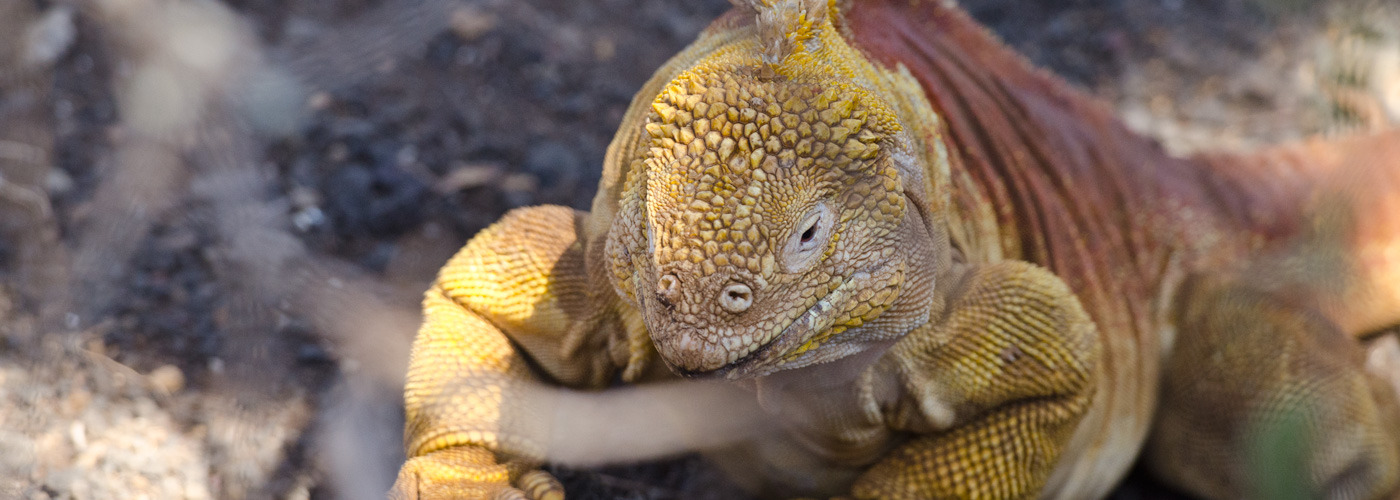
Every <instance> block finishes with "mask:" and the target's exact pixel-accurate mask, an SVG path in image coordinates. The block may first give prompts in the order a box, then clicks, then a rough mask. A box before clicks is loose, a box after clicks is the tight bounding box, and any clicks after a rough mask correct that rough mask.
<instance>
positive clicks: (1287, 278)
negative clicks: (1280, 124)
mask: <svg viewBox="0 0 1400 500" xmlns="http://www.w3.org/2000/svg"><path fill="white" fill-rule="evenodd" d="M1202 160H1204V161H1205V162H1207V163H1209V164H1211V165H1212V166H1213V167H1215V168H1214V170H1215V171H1216V173H1217V174H1218V175H1219V176H1220V177H1221V179H1222V180H1223V181H1224V182H1228V183H1232V184H1235V185H1236V186H1235V187H1236V189H1231V190H1230V191H1231V192H1233V193H1238V194H1239V195H1238V196H1237V197H1235V199H1233V200H1231V203H1233V204H1235V206H1234V207H1230V209H1229V210H1227V211H1228V212H1234V213H1235V214H1236V215H1237V216H1238V217H1239V218H1242V219H1243V220H1244V222H1245V226H1247V227H1250V228H1252V229H1254V230H1255V231H1257V232H1259V233H1260V234H1261V235H1263V236H1264V237H1265V239H1268V240H1277V241H1279V242H1280V243H1281V247H1279V248H1281V250H1278V251H1277V252H1275V253H1271V254H1270V256H1268V257H1265V258H1264V260H1265V261H1266V262H1267V264H1265V265H1266V266H1267V268H1266V269H1260V270H1258V272H1257V273H1255V274H1258V275H1260V276H1259V277H1257V278H1256V279H1261V280H1267V281H1271V282H1272V284H1273V285H1274V286H1277V287H1278V288H1279V289H1280V290H1281V291H1283V292H1284V293H1286V294H1287V295H1292V296H1299V295H1304V296H1306V297H1307V298H1308V299H1312V300H1315V302H1316V303H1317V304H1318V305H1319V306H1320V307H1321V308H1322V309H1323V310H1324V312H1326V313H1327V314H1328V315H1329V316H1331V317H1332V318H1333V319H1334V320H1335V321H1337V322H1338V323H1339V324H1340V325H1341V326H1342V328H1343V329H1344V330H1345V331H1347V332H1349V333H1351V334H1353V335H1357V336H1365V335H1367V334H1369V333H1373V332H1377V331H1380V330H1383V329H1386V328H1388V327H1391V326H1396V325H1400V130H1392V131H1388V132H1383V133H1379V134H1374V135H1368V136H1361V137H1350V138H1345V139H1340V140H1332V141H1324V140H1320V139H1314V140H1311V141H1308V142H1303V143H1299V144H1293V145H1288V146H1283V147H1278V148H1274V149H1270V150H1266V151H1262V152H1259V153H1255V154H1250V155H1211V156H1205V157H1202Z"/></svg>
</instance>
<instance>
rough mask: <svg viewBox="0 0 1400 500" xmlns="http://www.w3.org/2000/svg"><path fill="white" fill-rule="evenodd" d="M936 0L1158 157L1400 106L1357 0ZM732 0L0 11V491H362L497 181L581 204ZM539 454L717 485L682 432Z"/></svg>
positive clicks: (395, 445) (102, 494)
mask: <svg viewBox="0 0 1400 500" xmlns="http://www.w3.org/2000/svg"><path fill="white" fill-rule="evenodd" d="M962 3H963V5H964V6H965V7H966V8H968V9H969V10H970V11H971V12H972V13H973V14H974V15H975V16H976V17H977V18H978V19H980V20H982V21H983V22H985V23H987V24H988V25H989V26H990V27H991V28H992V29H993V30H995V31H996V32H997V33H999V34H1000V35H1001V36H1002V37H1004V38H1005V39H1006V40H1007V41H1008V42H1009V43H1010V44H1012V45H1014V46H1015V47H1017V48H1018V49H1020V50H1021V51H1023V52H1024V53H1026V54H1027V55H1028V56H1029V58H1030V59H1031V60H1032V61H1034V62H1036V63H1038V64H1041V65H1044V66H1047V67H1049V68H1050V69H1051V70H1053V71H1054V72H1056V73H1058V74H1060V75H1062V76H1063V77H1064V78H1066V79H1067V80H1069V81H1070V82H1073V83H1074V84H1077V85H1079V86H1081V87H1083V88H1084V89H1086V90H1087V91H1089V92H1090V93H1092V94H1095V95H1097V96H1099V97H1101V98H1103V99H1105V100H1107V101H1108V102H1110V103H1111V104H1112V105H1113V106H1115V107H1116V109H1117V110H1118V112H1119V114H1120V115H1121V116H1122V117H1123V118H1124V119H1125V120H1126V121H1127V122H1128V123H1129V124H1130V125H1132V126H1133V127H1135V128H1137V129H1139V130H1141V131H1143V132H1145V133H1148V134H1151V135H1154V136H1156V137H1158V138H1160V139H1161V140H1162V141H1163V142H1164V143H1165V144H1167V145H1168V147H1169V148H1170V149H1171V150H1173V151H1176V152H1179V153H1183V154H1184V153H1189V152H1192V151H1196V150H1200V149H1205V148H1222V147H1223V148H1234V149H1248V148H1254V147H1258V146H1260V145H1264V144H1269V143H1273V142H1277V141H1281V140H1288V139H1295V138H1299V137H1304V136H1307V135H1311V134H1316V133H1339V132H1345V131H1349V130H1355V129H1363V130H1364V129H1367V128H1372V127H1376V126H1380V125H1381V124H1383V123H1385V122H1387V121H1393V120H1395V119H1397V118H1400V48H1397V47H1400V43H1397V40H1400V39H1398V38H1397V34H1396V33H1395V32H1391V31H1387V29H1388V28H1387V26H1390V27H1393V26H1396V25H1398V24H1394V23H1391V24H1386V23H1384V22H1380V21H1379V20H1380V19H1384V18H1383V17H1380V16H1379V14H1376V13H1377V12H1380V10H1378V9H1374V8H1373V9H1371V10H1364V9H1362V7H1360V6H1361V5H1362V4H1364V3H1365V2H1364V1H1359V0H1355V1H1353V0H1348V1H1345V2H1343V1H1340V0H1339V1H1323V2H1316V3H1313V2H1296V1H1294V2H1290V1H1288V0H1071V1H1061V2H1048V1H1047V2H1026V1H1024V0H964V1H963V2H962ZM726 6H727V3H726V2H725V1H724V0H706V1H691V2H644V1H639V0H592V1H587V2H582V1H577V0H528V1H509V0H478V1H464V2H455V1H450V0H336V1H314V0H294V1H282V0H227V1H226V2H224V3H217V2H189V1H179V0H121V1H118V0H109V1H96V2H91V3H84V4H69V3H66V2H61V1H42V0H15V1H13V2H10V3H8V4H3V5H0V231H2V232H3V233H0V234H3V236H2V237H0V333H2V334H3V336H0V422H3V423H4V424H3V426H0V497H5V498H80V499H86V498H95V499H96V498H122V499H125V498H154V499H164V498H295V499H302V498H376V497H380V496H381V494H382V492H383V491H384V490H385V489H386V488H387V486H388V484H389V482H390V481H392V478H393V473H394V469H395V468H396V467H397V463H398V462H399V461H401V460H402V456H401V453H402V452H401V451H400V448H401V444H400V443H399V439H400V438H399V433H400V430H399V429H400V426H401V418H402V417H401V416H400V411H401V410H400V408H398V406H397V405H398V402H397V401H398V390H399V388H398V384H399V383H400V382H399V381H400V380H401V377H402V370H403V366H404V364H405V362H406V359H405V358H406V351H407V343H408V342H409V340H410V339H411V336H412V334H413V329H414V325H415V323H416V321H417V316H416V315H417V312H416V304H415V303H416V300H417V295H418V294H419V293H420V292H421V290H422V289H423V288H424V287H425V286H426V283H427V282H428V281H429V280H430V279H431V278H432V275H433V273H434V272H435V270H436V267H437V266H438V265H439V264H440V263H441V262H442V261H444V260H445V259H446V257H447V256H448V255H450V253H451V252H452V251H454V250H455V249H456V248H457V247H458V246H459V245H461V244H462V242H464V241H465V240H466V239H467V238H469V237H470V236H471V235H472V234H474V233H475V232H477V231H479V230H480V229H482V228H483V227H485V226H486V225H487V224H489V223H491V222H492V221H494V220H495V219H496V218H498V217H499V216H500V215H501V214H502V213H503V212H504V211H506V210H508V209H510V208H514V207H519V206H524V205H534V204H545V203H551V204H562V205H569V206H574V207H580V208H586V207H587V205H588V203H589V201H590V200H591V197H592V195H593V189H594V187H595V186H596V182H597V180H596V178H597V176H598V173H599V170H600V165H601V162H602V157H603V152H604V149H605V148H606V146H607V142H608V141H609V140H610V138H611V135H612V132H613V130H614V128H615V127H616V125H617V123H618V121H619V120H620V119H621V116H622V113H623V111H624V110H625V107H626V105H627V103H628V101H629V100H630V98H631V96H632V93H633V92H635V90H636V89H637V88H638V87H639V86H640V85H641V83H642V81H643V80H644V79H645V78H647V77H648V76H649V75H650V73H651V71H652V70H653V69H654V68H656V67H657V66H659V65H660V64H661V63H662V62H663V61H664V60H665V59H666V58H667V57H668V56H669V55H671V54H672V53H674V52H676V51H677V50H679V48H680V47H682V46H683V45H684V44H685V43H686V42H688V41H689V40H691V39H693V37H694V36H695V34H696V33H697V32H698V31H699V30H700V29H702V28H703V27H704V26H705V24H706V23H707V22H708V21H709V20H710V19H712V18H713V17H715V16H716V15H718V14H719V13H720V12H722V11H723V10H724V9H725V8H726ZM1355 12H1362V13H1365V14H1355ZM1391 19H1393V18H1391ZM555 472H556V473H557V474H558V475H559V476H560V477H561V479H563V480H565V482H566V483H567V484H569V485H570V488H571V494H573V495H574V497H575V498H619V497H621V498H709V497H723V495H724V493H716V492H714V491H712V490H711V488H720V487H722V486H719V483H721V482H722V480H721V479H719V476H718V475H717V474H716V473H715V472H714V471H713V470H710V469H709V468H708V467H706V466H705V465H703V464H702V463H700V462H699V461H698V460H696V459H693V458H682V459H678V460H675V461H669V462H664V463H659V464H647V465H641V466H631V467H618V468H609V469H602V470H556V471H555ZM721 491H724V490H721ZM1169 497H1170V494H1168V493H1164V492H1161V491H1159V489H1158V488H1156V487H1155V486H1153V485H1152V484H1151V483H1150V482H1149V481H1147V480H1145V479H1141V478H1136V477H1135V478H1134V479H1133V480H1131V481H1130V482H1129V484H1128V485H1127V486H1125V487H1124V488H1123V490H1122V491H1120V492H1119V493H1118V498H1169Z"/></svg>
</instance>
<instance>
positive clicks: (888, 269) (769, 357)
mask: <svg viewBox="0 0 1400 500" xmlns="http://www.w3.org/2000/svg"><path fill="white" fill-rule="evenodd" d="M901 267H902V266H897V265H893V264H890V263H883V264H878V265H875V266H871V267H868V268H865V269H862V270H860V271H857V272H856V273H855V274H852V275H851V277H850V278H849V279H847V280H846V281H845V282H844V283H842V284H841V286H839V287H837V288H836V289H835V290H832V291H831V292H830V293H827V294H826V295H824V296H822V298H820V299H817V302H816V303H814V304H812V306H811V307H808V308H807V310H806V311H804V312H803V313H802V314H801V315H799V316H798V317H797V319H795V320H793V321H792V322H791V323H789V324H788V325H787V326H785V327H783V329H782V331H781V332H779V333H778V334H777V335H775V336H774V337H773V338H772V339H771V340H769V341H768V342H766V343H764V344H763V345H761V346H759V347H758V348H757V349H754V350H753V351H752V352H750V353H748V354H745V355H744V356H742V357H740V358H739V359H737V360H735V361H733V362H731V363H729V364H726V365H724V366H721V367H719V368H715V369H713V370H703V371H702V370H684V369H681V370H677V373H678V374H679V375H681V376H683V377H721V378H726V379H730V380H738V379H745V378H754V377H761V376H764V375H767V374H770V373H773V372H776V371H779V370H781V369H782V366H781V363H782V361H783V356H784V355H785V354H787V353H789V352H791V351H792V350H793V349H796V348H798V347H799V346H801V345H802V344H803V343H805V342H807V341H809V340H811V339H812V338H814V337H815V335H814V333H816V332H821V331H825V330H827V329H830V328H831V327H832V326H834V324H835V322H836V318H838V317H839V316H840V315H841V314H842V313H845V312H847V311H849V310H851V309H853V308H855V307H856V306H857V305H859V304H860V301H859V295H860V292H861V291H863V290H879V289H882V288H885V287H889V286H897V285H898V283H899V282H900V281H901V279H900V277H901V275H902V274H903V273H902V272H901ZM895 296H897V294H891V296H890V299H889V301H890V302H893V300H894V297H895Z"/></svg>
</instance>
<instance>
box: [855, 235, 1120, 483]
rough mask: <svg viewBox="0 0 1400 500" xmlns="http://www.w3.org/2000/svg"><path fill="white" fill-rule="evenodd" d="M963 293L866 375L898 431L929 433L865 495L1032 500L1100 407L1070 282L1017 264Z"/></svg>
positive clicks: (878, 474)
mask: <svg viewBox="0 0 1400 500" xmlns="http://www.w3.org/2000/svg"><path fill="white" fill-rule="evenodd" d="M956 289H957V290H959V293H957V294H955V295H954V298H953V299H952V300H951V301H950V305H949V308H948V310H947V311H948V312H947V313H946V315H945V317H944V318H943V319H942V320H940V321H936V322H934V323H932V324H930V325H929V326H928V327H927V328H924V329H922V330H918V331H915V332H913V333H911V334H910V335H909V336H907V337H905V338H904V339H902V340H900V341H899V342H898V343H896V344H895V345H894V346H893V347H892V348H891V351H890V352H889V353H888V354H886V356H885V357H884V358H882V359H881V361H880V362H879V364H877V365H876V366H875V367H874V368H873V369H872V371H871V372H869V374H868V375H869V376H870V377H871V378H870V380H871V384H872V399H874V400H881V399H884V400H886V401H891V402H893V404H887V405H884V408H883V410H884V414H885V418H886V420H887V421H888V424H889V425H890V426H891V427H892V428H894V429H896V430H902V431H909V432H916V433H921V434H923V435H922V436H920V437H917V438H915V439H913V440H912V441H909V442H907V443H905V444H903V445H902V446H900V447H899V448H897V449H896V450H894V451H893V452H892V453H890V454H889V455H888V456H887V457H886V458H884V459H883V460H881V461H880V462H878V463H876V464H875V465H874V466H873V467H872V468H871V469H870V470H869V471H867V472H866V473H865V475H864V476H862V477H861V478H860V479H859V480H857V482H856V484H855V486H854V489H853V493H854V496H856V497H858V498H1028V497H1033V496H1035V495H1036V494H1037V493H1038V492H1039V491H1040V489H1041V487H1042V486H1044V484H1045V482H1046V480H1047V478H1048V477H1049V475H1050V472H1051V469H1052V467H1053V466H1054V465H1055V463H1056V461H1057V458H1058V457H1059V455H1060V454H1061V453H1062V452H1064V451H1065V449H1066V446H1067V445H1068V443H1069V442H1070V437H1071V435H1072V434H1073V433H1074V430H1075V429H1076V427H1077V425H1078V423H1079V422H1080V420H1081V419H1082V418H1083V417H1084V415H1085V414H1086V412H1087V411H1088V410H1089V408H1090V404H1091V402H1092V400H1093V396H1094V391H1095V384H1096V382H1097V377H1098V375H1097V372H1096V370H1097V367H1098V357H1099V341H1098V337H1097V335H1098V334H1097V330H1096V329H1095V327H1094V324H1093V323H1092V320H1090V319H1089V316H1088V315H1087V314H1086V313H1085V312H1084V310H1083V308H1082V307H1081V306H1080V304H1079V300H1078V299H1077V298H1076V297H1075V296H1074V294H1073V293H1072V292H1071V291H1070V290H1069V287H1068V286H1066V285H1065V283H1064V282H1063V281H1061V280H1060V279H1059V278H1058V277H1056V276H1055V275H1054V274H1052V273H1050V272H1049V271H1047V270H1045V269H1042V268H1039V267H1036V266H1033V265H1031V264H1027V263H1023V262H1014V261H1007V262H1002V263H998V264H994V265H990V266H986V267H983V268H980V269H976V270H973V271H971V272H970V274H969V276H968V277H966V278H965V279H964V281H963V282H962V283H961V284H958V285H956ZM882 380H893V381H897V382H896V384H897V386H895V387H886V388H883V389H882V388H880V387H879V384H880V382H879V381H882ZM891 392H893V393H894V394H893V395H894V396H895V397H894V398H890V397H889V396H890V395H891V394H890V393H891ZM881 393H884V394H883V395H882V394H881Z"/></svg>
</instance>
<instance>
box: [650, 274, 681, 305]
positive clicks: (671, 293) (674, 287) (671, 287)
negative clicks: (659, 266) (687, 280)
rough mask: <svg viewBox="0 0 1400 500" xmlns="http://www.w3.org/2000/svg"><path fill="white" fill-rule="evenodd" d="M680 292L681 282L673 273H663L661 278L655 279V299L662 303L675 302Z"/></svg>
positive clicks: (670, 303) (669, 303)
mask: <svg viewBox="0 0 1400 500" xmlns="http://www.w3.org/2000/svg"><path fill="white" fill-rule="evenodd" d="M680 294H681V283H680V280H678V279H676V277H675V276H674V275H670V274H667V275H663V276H662V277H661V279H658V280H656V299H657V300H660V301H661V303H662V304H664V305H667V306H670V305H672V304H675V303H676V299H678V298H680Z"/></svg>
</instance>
